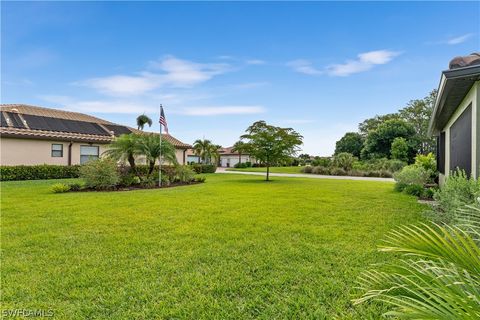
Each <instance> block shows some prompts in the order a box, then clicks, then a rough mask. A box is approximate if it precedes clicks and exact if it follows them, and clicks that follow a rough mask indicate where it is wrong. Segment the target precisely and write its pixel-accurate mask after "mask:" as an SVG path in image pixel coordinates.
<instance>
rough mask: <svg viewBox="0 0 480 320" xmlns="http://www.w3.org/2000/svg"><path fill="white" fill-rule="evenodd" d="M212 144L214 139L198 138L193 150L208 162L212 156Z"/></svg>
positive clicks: (203, 160) (203, 161) (202, 159)
mask: <svg viewBox="0 0 480 320" xmlns="http://www.w3.org/2000/svg"><path fill="white" fill-rule="evenodd" d="M212 146H213V144H212V141H210V140H208V139H203V140H201V139H197V140H195V142H194V143H193V152H194V153H195V155H197V156H199V157H200V159H201V161H202V163H206V162H207V159H208V158H209V157H210V153H211V149H212Z"/></svg>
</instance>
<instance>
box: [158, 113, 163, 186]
mask: <svg viewBox="0 0 480 320" xmlns="http://www.w3.org/2000/svg"><path fill="white" fill-rule="evenodd" d="M161 115H162V104H160V117H161ZM159 119H160V118H159ZM159 124H160V157H159V159H158V161H159V162H158V186H159V187H162V123H161V122H159Z"/></svg>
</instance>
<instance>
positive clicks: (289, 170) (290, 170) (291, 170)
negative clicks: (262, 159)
mask: <svg viewBox="0 0 480 320" xmlns="http://www.w3.org/2000/svg"><path fill="white" fill-rule="evenodd" d="M302 168H304V167H270V172H271V173H302V171H301V170H302ZM227 171H246V172H267V168H263V167H260V168H228V169H227Z"/></svg>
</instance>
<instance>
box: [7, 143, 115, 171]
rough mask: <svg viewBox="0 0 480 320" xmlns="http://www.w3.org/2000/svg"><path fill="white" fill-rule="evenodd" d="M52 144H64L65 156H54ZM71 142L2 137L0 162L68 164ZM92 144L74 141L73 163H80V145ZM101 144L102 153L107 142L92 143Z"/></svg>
mask: <svg viewBox="0 0 480 320" xmlns="http://www.w3.org/2000/svg"><path fill="white" fill-rule="evenodd" d="M52 144H62V145H63V157H52ZM69 144H70V143H69V142H65V141H54V140H37V139H18V138H3V137H2V138H1V139H0V164H1V165H3V166H13V165H37V164H56V165H68V145H69ZM81 145H90V144H89V143H87V142H74V143H73V144H72V164H80V146H81ZM91 145H92V146H99V147H100V148H99V153H100V155H101V154H102V153H103V152H104V151H105V150H106V146H107V145H106V144H91Z"/></svg>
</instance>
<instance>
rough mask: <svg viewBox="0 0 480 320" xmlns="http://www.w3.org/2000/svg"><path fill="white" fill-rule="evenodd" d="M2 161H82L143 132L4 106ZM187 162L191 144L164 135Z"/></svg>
mask: <svg viewBox="0 0 480 320" xmlns="http://www.w3.org/2000/svg"><path fill="white" fill-rule="evenodd" d="M0 116H1V119H0V120H1V125H0V134H1V139H0V164H1V165H7V166H8V165H36V164H56V165H75V164H82V163H84V162H86V161H88V160H89V159H95V158H98V157H100V156H101V155H102V153H103V152H104V151H105V150H106V149H107V148H108V144H109V143H110V142H111V141H112V140H113V139H114V138H115V137H117V136H119V135H121V134H124V133H132V132H140V131H139V130H137V129H134V128H130V127H128V126H124V125H119V124H115V123H112V122H109V121H106V120H103V119H100V118H96V117H93V116H90V115H86V114H82V113H77V112H69V111H63V110H56V109H48V108H41V107H35V106H29V105H23V104H2V105H0ZM162 137H163V139H165V140H168V141H169V142H171V143H172V144H173V145H174V146H175V149H176V156H177V160H178V162H179V163H180V164H185V163H186V156H185V155H186V150H187V149H188V148H191V146H190V145H188V144H186V143H183V142H181V141H180V140H177V139H176V138H174V137H172V136H171V135H166V134H162Z"/></svg>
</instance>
